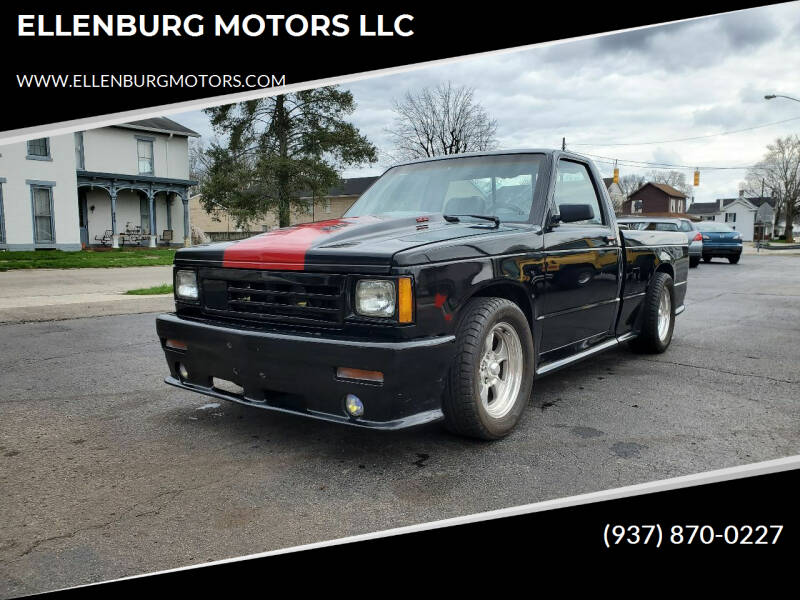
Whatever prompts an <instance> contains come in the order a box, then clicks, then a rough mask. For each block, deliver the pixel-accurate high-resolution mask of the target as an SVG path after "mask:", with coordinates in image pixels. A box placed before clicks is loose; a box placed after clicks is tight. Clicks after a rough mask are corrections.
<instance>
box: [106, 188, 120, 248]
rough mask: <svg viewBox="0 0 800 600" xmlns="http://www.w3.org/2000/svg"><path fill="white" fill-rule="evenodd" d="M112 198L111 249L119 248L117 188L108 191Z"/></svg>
mask: <svg viewBox="0 0 800 600" xmlns="http://www.w3.org/2000/svg"><path fill="white" fill-rule="evenodd" d="M108 193H109V195H110V196H111V247H112V248H119V235H118V234H117V188H116V187H112V188H111V189H110V190H108Z"/></svg>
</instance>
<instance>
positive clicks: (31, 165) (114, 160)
mask: <svg viewBox="0 0 800 600" xmlns="http://www.w3.org/2000/svg"><path fill="white" fill-rule="evenodd" d="M196 136H198V134H197V133H195V132H194V131H192V130H191V129H187V128H186V127H183V126H182V125H180V124H179V123H176V122H175V121H173V120H171V119H166V118H155V119H146V120H143V121H135V122H131V123H125V124H123V125H117V126H113V127H103V128H99V129H92V130H88V131H81V132H77V133H75V134H67V135H58V136H53V137H49V138H39V139H33V140H28V141H27V142H21V143H16V144H8V145H4V146H0V249H5V250H34V249H39V248H42V249H45V248H57V249H61V250H79V249H81V248H82V247H88V246H92V245H100V244H103V245H109V246H114V247H118V246H119V245H120V244H124V243H125V241H126V239H127V240H128V242H129V243H130V242H131V241H133V240H139V241H140V242H144V243H145V244H147V245H150V246H155V245H156V244H157V243H167V244H174V243H183V244H187V245H188V244H189V235H190V229H189V194H188V190H189V186H191V185H193V184H194V183H195V182H193V181H191V180H190V179H189V144H188V140H189V137H196Z"/></svg>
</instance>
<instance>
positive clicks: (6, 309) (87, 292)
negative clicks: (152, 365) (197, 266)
mask: <svg viewBox="0 0 800 600" xmlns="http://www.w3.org/2000/svg"><path fill="white" fill-rule="evenodd" d="M171 282H172V267H171V266H166V267H165V266H161V267H125V268H113V269H29V270H28V269H26V270H21V269H20V270H11V271H5V272H0V323H19V322H24V321H56V320H61V319H75V318H80V317H92V316H98V315H121V314H131V313H143V312H160V311H169V310H172V308H173V298H172V294H167V295H163V296H128V295H126V294H125V292H127V291H128V290H133V289H137V288H147V287H152V286H156V285H160V284H162V283H171Z"/></svg>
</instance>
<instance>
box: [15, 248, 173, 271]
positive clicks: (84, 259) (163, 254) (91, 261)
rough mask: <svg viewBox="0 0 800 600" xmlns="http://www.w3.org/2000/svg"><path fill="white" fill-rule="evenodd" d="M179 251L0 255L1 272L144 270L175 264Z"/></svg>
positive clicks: (153, 249) (40, 251)
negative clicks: (32, 270)
mask: <svg viewBox="0 0 800 600" xmlns="http://www.w3.org/2000/svg"><path fill="white" fill-rule="evenodd" d="M173 258H175V250H174V249H171V248H142V249H134V248H120V249H114V250H80V251H78V252H63V251H61V250H34V251H30V252H9V251H5V252H0V271H6V270H8V269H79V268H86V267H89V268H104V267H144V266H149V265H171V264H172V260H173Z"/></svg>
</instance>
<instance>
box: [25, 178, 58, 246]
mask: <svg viewBox="0 0 800 600" xmlns="http://www.w3.org/2000/svg"><path fill="white" fill-rule="evenodd" d="M31 198H32V202H33V241H34V242H36V243H37V244H52V243H53V242H55V241H56V228H55V223H54V222H53V188H52V187H49V186H43V185H32V186H31Z"/></svg>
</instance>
